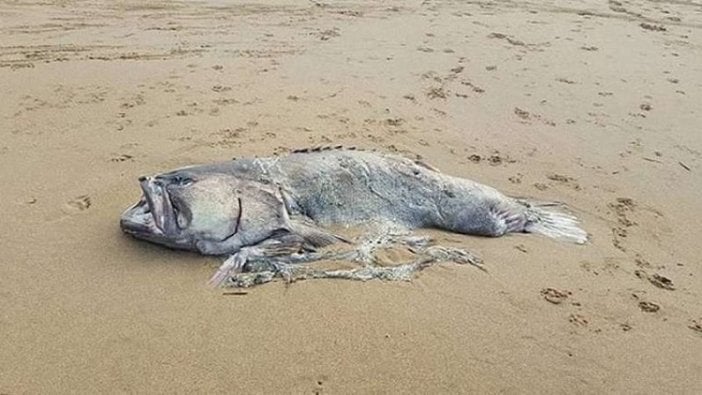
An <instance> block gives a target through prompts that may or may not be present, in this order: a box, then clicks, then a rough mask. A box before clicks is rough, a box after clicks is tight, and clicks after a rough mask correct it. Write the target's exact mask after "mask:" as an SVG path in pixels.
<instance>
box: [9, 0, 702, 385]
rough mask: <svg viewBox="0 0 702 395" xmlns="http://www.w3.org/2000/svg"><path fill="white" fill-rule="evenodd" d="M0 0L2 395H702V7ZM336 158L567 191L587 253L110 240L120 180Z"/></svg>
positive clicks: (489, 244)
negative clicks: (245, 259)
mask: <svg viewBox="0 0 702 395" xmlns="http://www.w3.org/2000/svg"><path fill="white" fill-rule="evenodd" d="M231 3H232V2H224V1H204V2H191V1H180V2H148V3H146V4H145V3H143V2H140V1H119V2H101V1H84V2H74V1H41V2H39V1H35V2H32V1H0V91H1V92H2V95H0V103H1V104H2V105H0V135H1V136H2V139H0V185H1V186H2V194H1V195H0V196H1V197H0V224H2V226H1V227H0V262H2V265H1V266H0V308H1V314H0V333H2V336H0V353H1V354H2V356H3V357H2V358H0V393H2V394H5V393H7V394H16V393H54V392H58V393H68V392H70V393H75V392H81V393H96V392H142V393H143V392H147V393H150V392H194V391H197V392H240V393H263V392H294V393H303V392H308V393H309V392H312V393H326V392H331V393H349V392H356V393H359V392H362V393H368V392H375V393H386V392H442V393H448V392H454V393H455V392H466V391H474V392H477V391H487V392H509V393H516V392H533V393H536V392H538V393H543V392H547V393H553V392H566V391H567V392H577V393H594V392H627V393H647V392H648V393H653V392H662V391H665V392H675V393H700V392H702V382H701V381H700V379H699V376H700V373H701V372H702V358H700V355H702V304H700V302H699V301H700V300H701V299H702V280H701V279H702V261H701V260H700V251H701V248H700V243H699V235H700V233H701V232H702V221H700V220H699V218H697V215H698V214H699V213H700V212H702V192H701V191H702V134H700V132H699V128H700V125H701V124H702V112H701V109H700V105H699V103H702V89H701V88H702V62H700V59H702V35H701V28H702V8H701V7H700V6H699V5H695V4H693V3H686V2H643V1H636V0H635V1H630V2H621V3H620V2H617V1H614V0H610V1H609V2H595V1H591V0H586V1H582V2H577V3H568V5H567V6H563V5H561V3H560V2H512V1H504V2H459V1H454V2H452V1H446V2H442V1H426V2H422V3H420V2H392V3H380V2H373V3H370V2H333V3H332V2H322V1H319V2H316V1H310V2H304V1H282V0H279V1H259V2H256V3H237V4H231ZM325 144H333V145H337V144H343V145H356V146H360V147H365V148H377V149H381V150H384V151H393V152H399V153H402V154H406V155H421V156H422V157H423V158H424V159H425V160H426V161H427V162H428V163H431V164H432V165H434V166H436V167H438V168H439V169H442V170H443V171H444V172H446V173H449V174H452V175H456V176H462V177H467V178H470V179H473V180H476V181H479V182H482V183H485V184H488V185H491V186H493V187H496V188H498V189H500V190H502V191H504V192H506V193H508V194H511V195H516V196H529V197H532V198H537V199H542V200H557V201H563V202H567V203H568V204H569V205H570V207H571V208H572V209H573V211H574V212H575V213H576V214H577V215H578V216H579V217H581V218H582V219H583V226H584V227H585V228H586V229H587V230H588V232H590V234H591V242H590V243H589V244H587V245H585V246H573V245H568V244H563V243H558V242H554V241H552V240H548V239H545V238H542V237H538V236H534V235H512V236H508V237H503V238H499V239H486V238H478V237H470V236H461V235H441V236H440V238H445V239H448V240H450V241H451V242H453V243H458V244H459V245H461V246H463V247H464V248H466V249H468V250H470V251H472V252H473V253H475V254H477V255H479V256H481V257H482V258H483V260H484V261H485V265H486V268H487V270H488V272H487V273H484V272H481V271H479V270H476V269H475V268H472V267H468V266H458V265H454V264H448V263H447V264H442V265H439V266H434V267H432V268H429V269H427V270H425V271H423V272H422V273H420V274H419V275H418V276H417V277H416V279H415V280H414V281H412V282H407V283H383V282H379V281H371V282H366V283H361V282H346V281H322V280H319V281H304V282H299V283H294V284H291V285H287V286H286V285H285V284H283V283H280V282H277V283H273V284H267V285H265V286H262V287H258V288H254V289H251V290H249V291H248V293H247V294H246V295H240V296H235V295H223V292H222V291H220V290H212V289H209V288H207V286H206V281H207V279H208V278H209V276H210V275H211V274H212V273H213V271H214V270H215V268H216V267H217V266H218V265H219V263H220V261H219V260H218V259H216V258H208V257H202V256H198V255H196V254H189V253H182V252H174V251H170V250H167V249H165V248H161V247H158V246H155V245H150V244H148V243H143V242H138V241H136V240H133V239H131V238H130V237H127V236H125V235H123V234H122V233H121V232H120V230H119V228H118V218H119V215H120V213H121V212H122V210H123V209H125V208H126V207H127V206H129V205H130V204H132V203H133V202H134V201H135V200H136V199H137V198H138V196H139V194H140V192H139V188H138V185H137V182H136V178H137V177H138V176H139V175H142V174H148V173H153V172H158V171H162V170H166V169H170V168H174V167H177V166H183V165H188V164H193V163H202V162H211V161H215V160H226V159H229V158H232V157H243V156H253V155H271V154H274V153H279V154H283V153H285V152H287V151H288V150H290V149H294V148H300V147H305V146H314V145H325Z"/></svg>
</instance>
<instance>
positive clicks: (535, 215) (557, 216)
mask: <svg viewBox="0 0 702 395" xmlns="http://www.w3.org/2000/svg"><path fill="white" fill-rule="evenodd" d="M519 203H521V204H523V205H525V206H526V207H527V212H526V219H527V221H526V224H525V225H524V231H525V232H527V233H538V234H542V235H544V236H548V237H550V238H552V239H556V240H561V241H567V242H570V243H576V244H584V243H585V242H587V240H588V234H587V232H586V231H584V230H583V229H582V228H580V226H579V225H578V224H579V221H578V219H577V218H576V217H574V216H572V215H570V214H566V213H563V212H559V211H557V210H556V209H555V208H556V207H559V206H562V204H559V203H537V202H533V201H528V200H519Z"/></svg>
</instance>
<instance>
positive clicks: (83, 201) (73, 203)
mask: <svg viewBox="0 0 702 395" xmlns="http://www.w3.org/2000/svg"><path fill="white" fill-rule="evenodd" d="M91 205H92V202H91V201H90V196H88V195H81V196H78V197H76V198H74V199H71V200H69V201H68V202H66V204H65V205H64V209H65V210H64V211H65V212H66V213H67V214H74V213H78V212H81V211H85V210H87V209H89V208H90V206H91Z"/></svg>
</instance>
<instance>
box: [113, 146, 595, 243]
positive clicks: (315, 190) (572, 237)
mask: <svg viewBox="0 0 702 395" xmlns="http://www.w3.org/2000/svg"><path fill="white" fill-rule="evenodd" d="M182 180H187V182H185V183H184V182H183V181H182ZM144 184H146V186H145V185H144ZM156 184H158V185H159V186H156V187H154V186H153V185H156ZM184 184H185V185H184ZM203 185H207V188H204V187H203ZM150 188H151V189H150ZM188 188H191V189H193V188H199V192H198V193H190V194H188V193H184V192H183V191H187V190H188ZM142 189H143V190H144V195H145V197H144V198H142V201H140V203H137V204H136V205H135V206H133V207H132V208H130V209H129V210H127V211H126V212H125V213H124V214H123V215H122V229H123V230H124V231H125V232H127V233H130V234H132V235H134V236H135V237H138V238H142V239H146V240H149V241H152V242H156V243H160V244H164V245H167V246H170V247H175V248H184V249H190V250H197V251H199V252H201V253H203V254H211V255H225V254H232V253H235V252H237V251H239V250H240V249H241V248H242V247H245V246H249V245H253V244H256V243H259V242H261V241H263V240H266V239H267V238H271V237H276V235H280V234H281V232H282V233H287V234H299V235H301V237H302V240H305V242H306V243H307V245H308V246H309V247H311V248H313V247H315V246H320V245H325V244H329V243H332V242H335V241H338V240H340V238H338V237H336V236H334V235H331V234H329V233H328V232H326V231H325V230H324V229H323V227H324V226H328V225H353V224H359V223H366V222H368V221H383V222H389V223H392V224H396V225H398V226H401V227H405V228H409V229H415V228H438V229H444V230H447V231H451V232H457V233H463V234H473V235H482V236H493V237H496V236H502V235H504V234H506V233H510V232H528V233H540V234H543V235H546V236H549V237H552V238H555V239H560V240H564V241H569V242H575V243H584V242H586V240H587V233H586V232H585V231H583V230H582V229H580V228H579V227H578V225H577V220H576V219H575V218H574V217H572V216H570V215H567V214H564V213H561V212H558V211H554V210H553V208H552V206H553V205H551V204H547V205H542V204H534V203H531V202H529V201H525V200H520V199H514V198H511V197H508V196H505V195H503V194H502V193H500V192H499V191H497V190H496V189H494V188H491V187H489V186H486V185H482V184H479V183H476V182H473V181H470V180H467V179H463V178H458V177H452V176H449V175H446V174H443V173H440V172H439V171H437V170H435V169H433V168H432V167H431V166H428V165H426V164H424V163H422V162H419V161H414V160H411V159H408V158H404V157H401V156H397V155H391V154H382V153H375V152H367V151H359V150H346V149H324V150H321V149H320V150H312V151H304V152H294V153H291V154H289V155H285V156H281V157H266V158H255V159H238V160H232V161H228V162H221V163H215V164H208V165H199V166H190V167H185V168H182V169H178V170H174V171H172V172H168V173H164V174H161V175H157V176H154V177H146V178H142ZM210 189H211V193H210V192H208V191H210ZM164 191H165V192H164ZM155 199H165V200H166V201H165V202H162V203H156V202H154V200H155ZM213 201H215V202H216V204H213V203H212V202H213ZM220 203H222V204H221V205H220V206H218V205H219V204H220ZM237 206H238V207H237ZM201 207H207V208H206V209H205V208H201ZM217 207H219V210H220V211H223V213H214V212H216V211H217ZM164 210H165V211H168V210H170V211H171V212H170V213H169V212H165V213H164V212H163V211H164ZM183 212H185V213H186V215H185V217H187V215H190V216H191V217H192V218H189V219H188V218H185V219H184V220H182V221H181V220H178V218H180V217H183V216H184V214H183ZM195 212H197V213H200V214H197V215H195V217H197V216H198V215H199V218H195V217H193V215H194V214H193V213H195ZM203 213H205V214H204V215H208V216H211V217H212V218H213V219H211V218H210V217H208V219H207V220H202V215H203ZM214 217H216V218H214ZM169 218H176V219H169ZM188 220H190V222H188ZM198 221H199V222H198ZM195 222H197V223H198V224H199V225H198V226H199V227H195V226H192V228H193V229H190V228H191V226H189V225H190V224H191V223H195ZM164 224H168V229H164V226H165V225H164ZM174 224H175V225H174ZM208 224H211V227H212V229H207V227H208V226H210V225H208ZM174 228H175V229H174Z"/></svg>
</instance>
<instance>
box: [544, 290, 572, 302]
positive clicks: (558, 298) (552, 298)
mask: <svg viewBox="0 0 702 395" xmlns="http://www.w3.org/2000/svg"><path fill="white" fill-rule="evenodd" d="M570 295H572V292H570V291H559V290H557V289H555V288H544V289H542V290H541V296H543V297H544V299H545V300H546V301H547V302H549V303H553V304H561V303H563V302H564V301H565V300H566V299H568V297H569V296H570Z"/></svg>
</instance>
